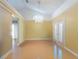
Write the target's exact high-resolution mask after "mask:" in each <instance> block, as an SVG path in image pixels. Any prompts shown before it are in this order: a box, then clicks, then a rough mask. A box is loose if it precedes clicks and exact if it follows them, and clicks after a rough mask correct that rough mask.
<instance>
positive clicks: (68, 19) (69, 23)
mask: <svg viewBox="0 0 79 59" xmlns="http://www.w3.org/2000/svg"><path fill="white" fill-rule="evenodd" d="M63 20H64V21H65V46H66V47H67V48H69V49H71V50H72V51H73V52H75V53H77V52H78V51H77V50H78V34H77V31H78V30H77V29H78V28H77V24H78V23H77V22H78V6H77V4H75V5H73V6H72V7H71V8H69V9H68V10H66V11H65V12H64V13H62V14H61V15H59V16H57V17H56V18H54V19H53V24H55V23H58V22H60V21H63Z"/></svg>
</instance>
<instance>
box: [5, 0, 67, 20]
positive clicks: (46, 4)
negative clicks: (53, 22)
mask: <svg viewBox="0 0 79 59" xmlns="http://www.w3.org/2000/svg"><path fill="white" fill-rule="evenodd" d="M6 1H7V2H8V3H9V4H10V5H12V6H13V7H14V8H15V9H16V10H17V11H18V12H19V13H20V14H21V15H22V16H23V17H24V18H25V19H27V20H31V19H32V18H33V16H34V15H38V14H40V15H43V16H44V17H45V18H46V19H49V18H51V15H52V14H53V13H54V12H55V11H56V10H57V9H58V8H60V6H62V5H63V4H64V3H65V2H66V1H68V0H6ZM27 2H28V3H27Z"/></svg>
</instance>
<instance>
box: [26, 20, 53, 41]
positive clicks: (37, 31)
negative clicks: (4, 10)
mask: <svg viewBox="0 0 79 59" xmlns="http://www.w3.org/2000/svg"><path fill="white" fill-rule="evenodd" d="M51 26H52V25H51V22H50V21H44V22H43V23H35V22H34V21H25V24H24V39H27V40H28V39H31V38H32V39H33V38H34V39H35V38H38V39H39V38H40V39H41V38H43V39H44V38H49V39H50V38H51V37H52V27H51Z"/></svg>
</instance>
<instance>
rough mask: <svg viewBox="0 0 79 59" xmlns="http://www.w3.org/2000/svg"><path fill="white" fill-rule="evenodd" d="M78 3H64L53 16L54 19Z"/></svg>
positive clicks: (69, 1) (74, 1) (68, 0)
mask: <svg viewBox="0 0 79 59" xmlns="http://www.w3.org/2000/svg"><path fill="white" fill-rule="evenodd" d="M75 3H77V0H73V1H72V0H67V1H66V2H65V3H63V4H62V5H61V6H60V7H59V8H58V9H57V10H56V11H55V12H54V13H53V14H52V18H55V17H57V16H58V15H60V14H62V13H63V12H64V11H66V10H68V8H70V7H71V6H72V5H74V4H75Z"/></svg>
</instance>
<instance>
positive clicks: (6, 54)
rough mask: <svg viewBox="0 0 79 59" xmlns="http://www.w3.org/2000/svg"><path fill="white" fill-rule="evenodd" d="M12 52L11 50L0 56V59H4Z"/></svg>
mask: <svg viewBox="0 0 79 59" xmlns="http://www.w3.org/2000/svg"><path fill="white" fill-rule="evenodd" d="M11 52H12V49H11V50H9V51H8V52H7V53H5V54H4V55H3V56H1V58H0V59H6V57H7V56H8V55H9V54H10V53H11Z"/></svg>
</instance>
